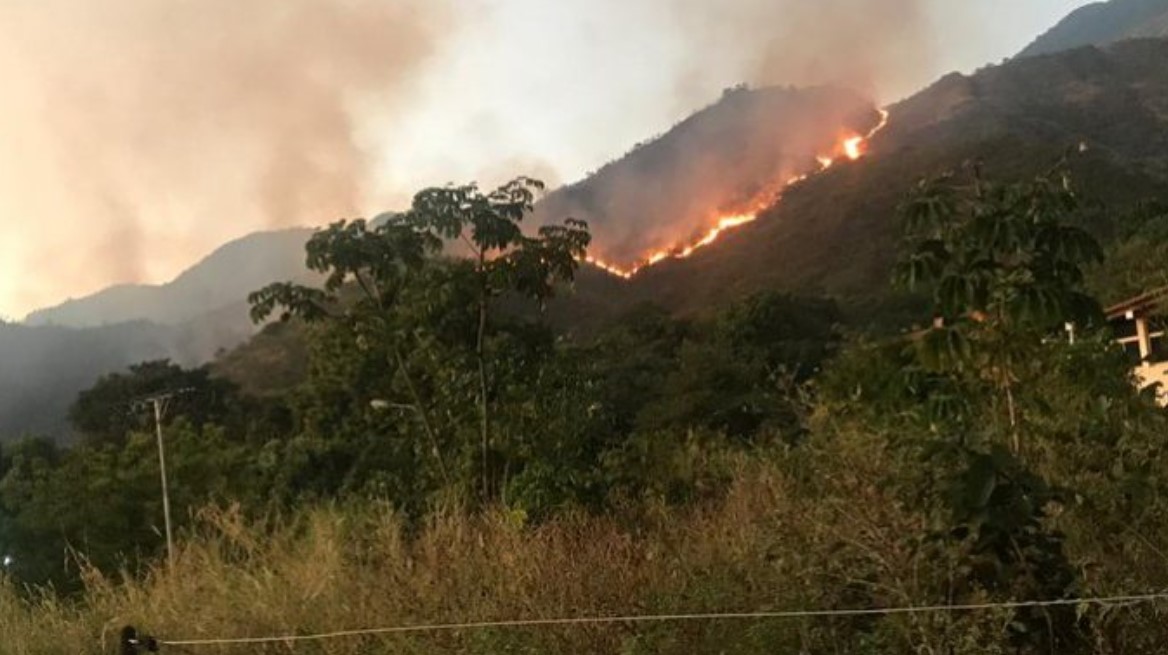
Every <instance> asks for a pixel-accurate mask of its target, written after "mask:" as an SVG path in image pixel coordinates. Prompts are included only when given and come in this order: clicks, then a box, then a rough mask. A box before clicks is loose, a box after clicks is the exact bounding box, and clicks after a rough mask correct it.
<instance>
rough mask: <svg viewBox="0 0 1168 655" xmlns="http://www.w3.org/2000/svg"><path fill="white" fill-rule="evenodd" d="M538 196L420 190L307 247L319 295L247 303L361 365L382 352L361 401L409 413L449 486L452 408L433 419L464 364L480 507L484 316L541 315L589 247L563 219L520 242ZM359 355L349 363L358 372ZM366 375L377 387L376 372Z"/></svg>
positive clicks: (471, 188)
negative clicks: (500, 309) (350, 346)
mask: <svg viewBox="0 0 1168 655" xmlns="http://www.w3.org/2000/svg"><path fill="white" fill-rule="evenodd" d="M539 189H542V184H541V183H540V182H538V181H535V180H531V179H528V178H518V179H516V180H514V181H512V182H509V183H507V184H505V185H503V186H501V187H499V188H498V189H496V190H494V191H491V192H489V193H485V194H484V193H482V192H480V191H479V190H478V188H477V187H476V186H475V185H473V184H472V185H467V186H459V187H454V186H451V187H442V188H432V189H426V190H423V191H421V192H419V193H418V194H417V195H416V196H415V198H414V201H413V204H412V206H411V208H410V210H409V211H407V212H405V213H403V214H400V215H392V216H391V215H386V216H382V217H379V218H378V220H377V221H375V224H374V225H370V224H368V223H366V222H365V221H363V220H356V221H352V222H345V221H342V222H339V223H336V224H334V225H332V226H330V227H329V228H328V229H327V230H325V231H322V232H320V233H318V234H316V235H314V236H313V238H312V239H311V240H310V241H309V243H308V246H307V252H308V259H307V264H308V267H309V268H310V269H312V270H314V271H317V272H320V273H323V274H324V275H325V276H326V277H325V283H324V286H323V288H311V287H304V286H300V285H293V284H288V283H280V284H274V285H270V286H269V287H267V288H265V289H263V290H260V291H258V292H256V293H254V294H252V296H251V298H250V301H251V303H252V307H253V308H252V315H253V318H255V319H256V320H257V321H259V320H264V319H265V318H267V317H268V316H270V315H271V314H273V313H274V312H276V311H277V310H281V311H282V313H283V316H284V317H285V318H287V317H288V316H292V315H295V316H299V317H300V318H303V319H305V320H306V321H308V322H310V323H317V324H320V323H327V324H329V325H331V326H332V327H333V328H339V329H340V330H341V332H342V333H344V334H349V335H351V336H352V337H354V338H355V343H356V344H357V345H358V349H359V350H361V351H366V352H367V355H374V354H376V353H379V352H384V353H385V354H386V356H387V360H388V361H385V362H383V363H384V364H388V366H389V368H390V371H392V374H391V376H390V378H389V379H388V381H387V384H386V387H387V388H384V389H380V390H379V392H385V395H384V396H381V395H375V396H373V397H372V398H368V399H367V400H368V401H369V402H371V403H373V404H374V405H375V406H376V407H377V408H382V409H391V410H392V409H395V408H397V407H402V406H404V407H406V408H408V410H409V411H410V412H411V413H412V414H413V415H414V416H415V417H416V419H417V422H418V424H419V425H420V426H421V427H422V429H423V431H424V433H425V435H426V438H427V440H428V441H429V444H430V450H431V454H432V456H433V459H434V461H435V463H436V465H437V467H438V469H439V471H440V473H441V477H442V480H443V482H444V484H446V485H449V484H450V483H451V482H452V481H453V478H454V473H453V472H452V471H451V463H450V462H447V461H446V460H447V458H446V457H445V456H444V454H443V452H442V449H443V443H444V442H447V441H449V437H448V436H444V435H443V434H440V432H445V431H446V430H443V428H442V424H449V423H450V422H451V421H452V420H455V422H457V421H456V419H455V418H454V417H457V416H458V415H459V413H460V412H459V409H458V408H457V407H455V406H453V405H452V404H451V403H450V402H447V403H446V404H445V407H444V409H443V411H442V412H438V413H435V412H434V411H433V410H434V409H435V405H437V404H441V403H442V402H443V401H444V400H450V401H451V402H453V404H454V405H456V404H457V399H456V398H451V396H457V394H458V392H459V390H460V389H462V388H463V386H464V385H463V381H462V377H461V372H462V371H463V370H464V369H463V367H462V361H463V358H464V354H467V353H468V352H469V355H470V359H471V360H472V361H473V362H474V368H475V373H474V377H475V384H474V386H475V387H476V392H475V403H474V404H475V406H476V407H477V414H478V420H477V422H478V429H477V432H478V440H479V463H478V470H479V477H480V485H481V486H480V493H481V496H482V498H483V499H484V500H485V499H486V498H487V497H488V495H489V493H490V490H491V479H490V469H489V467H490V458H489V449H490V446H491V436H490V434H491V433H490V425H491V413H490V410H491V404H492V389H493V388H494V387H495V380H493V379H492V372H491V370H490V365H489V352H488V342H489V338H490V336H491V332H492V330H495V329H497V328H498V325H497V322H496V321H494V320H493V319H494V317H493V316H492V306H493V304H494V303H496V302H497V301H498V300H499V299H500V298H501V297H502V296H505V295H507V294H515V295H518V296H520V297H523V298H529V299H533V300H536V301H538V302H540V303H541V304H542V303H543V302H544V301H546V300H547V299H548V298H549V297H550V296H552V295H553V294H554V292H555V289H556V287H557V285H559V284H562V283H566V282H571V281H572V279H573V278H574V274H575V271H576V269H577V267H578V260H579V259H580V258H581V257H582V256H583V254H584V251H585V249H586V247H587V245H588V243H589V239H590V237H589V234H588V231H587V226H586V225H585V224H584V223H582V222H579V221H574V220H571V219H569V220H567V221H565V223H564V225H561V226H542V227H540V228H538V229H537V230H536V232H535V234H534V235H533V236H532V235H527V234H525V233H524V232H523V230H522V229H521V226H520V223H521V221H522V219H523V218H524V217H525V216H526V214H527V213H529V212H530V211H531V209H532V203H533V201H534V198H535V193H536V191H538V190H539ZM444 245H445V246H446V247H448V248H449V249H451V250H456V249H457V248H459V247H465V248H468V249H469V254H470V259H469V260H468V259H460V258H453V259H443V258H440V257H439V256H438V255H439V253H440V252H441V250H442V248H443V246H444ZM471 317H473V318H471ZM468 319H470V320H468ZM338 345H339V344H338ZM367 355H361V354H360V353H357V354H355V355H354V356H356V357H357V359H358V360H362V361H365V360H367ZM376 359H377V358H376V357H374V360H376ZM358 363H359V362H357V361H355V362H354V364H355V365H357V364H358ZM326 366H327V364H326ZM351 370H353V371H356V370H357V369H356V368H351ZM370 374H371V375H372V376H373V378H376V376H377V371H376V370H373V371H370ZM367 382H372V378H369V379H367ZM399 383H400V384H399ZM374 384H377V383H374ZM398 387H400V388H401V389H403V390H404V391H405V394H406V397H407V400H406V402H405V403H400V402H398V400H397V398H395V396H394V389H395V388H398Z"/></svg>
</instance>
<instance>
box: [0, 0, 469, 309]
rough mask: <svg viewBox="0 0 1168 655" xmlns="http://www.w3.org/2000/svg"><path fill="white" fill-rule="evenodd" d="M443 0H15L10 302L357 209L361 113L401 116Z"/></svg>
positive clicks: (155, 269)
mask: <svg viewBox="0 0 1168 655" xmlns="http://www.w3.org/2000/svg"><path fill="white" fill-rule="evenodd" d="M445 4H446V3H444V2H434V1H433V0H392V1H386V0H166V1H160V0H100V1H93V0H4V1H3V2H0V30H2V32H3V35H4V36H3V38H2V39H0V79H2V80H4V86H5V88H4V89H3V90H0V227H2V228H3V233H2V235H0V258H2V260H3V261H4V262H5V267H4V272H5V273H8V272H11V271H37V270H40V271H45V272H46V274H44V275H37V274H31V273H30V274H27V275H23V276H17V275H9V274H5V275H3V276H0V277H2V278H5V279H4V280H3V281H0V298H3V299H4V300H5V301H6V302H7V303H9V306H16V307H25V308H27V307H31V306H33V305H39V304H44V303H45V302H48V301H51V300H58V299H59V298H58V297H57V296H56V294H57V293H59V292H60V290H61V289H63V288H65V289H70V290H71V291H72V292H73V293H81V292H86V291H90V290H93V289H94V288H97V287H100V286H104V285H105V284H108V283H109V282H111V281H139V280H142V279H148V278H152V277H153V278H157V277H159V276H160V275H159V273H160V272H163V271H164V272H167V273H173V272H175V271H176V270H178V269H180V268H181V267H182V266H185V265H188V264H189V263H190V262H191V261H192V260H193V259H194V257H195V256H197V255H200V254H202V253H205V252H207V251H209V250H210V249H211V248H213V247H215V246H217V245H219V244H220V243H222V242H224V241H225V240H227V239H228V238H230V237H233V236H238V235H239V234H240V233H241V232H245V231H249V230H254V229H261V228H267V227H272V226H277V225H289V224H303V223H312V224H319V223H321V222H323V221H325V220H331V219H333V218H336V217H340V216H342V215H345V214H348V213H351V212H355V211H357V210H358V209H359V208H361V206H362V199H363V193H364V191H365V187H366V186H367V184H366V183H367V179H368V176H369V175H370V173H371V170H372V169H373V168H374V167H373V166H371V165H370V162H369V161H367V160H368V157H367V153H366V152H365V151H364V150H363V148H362V146H361V144H362V142H363V140H362V138H361V135H360V133H359V132H360V129H361V127H362V123H361V121H360V120H358V119H357V118H355V117H359V116H362V115H366V116H372V117H373V118H375V119H377V120H378V124H379V126H380V129H386V128H385V126H386V125H387V124H390V125H391V124H392V120H389V119H392V117H393V116H394V115H395V112H396V110H397V109H398V108H400V107H402V106H404V104H405V103H406V102H408V100H409V93H410V83H411V82H412V81H413V80H414V79H415V77H416V74H417V73H418V72H419V70H420V69H421V67H422V64H423V63H424V62H426V61H427V59H428V55H430V54H431V52H432V51H433V50H434V49H435V46H436V43H437V40H438V35H439V34H441V33H444V32H446V31H447V30H449V28H450V20H448V13H449V12H447V11H446V10H445V9H443V6H444V5H445Z"/></svg>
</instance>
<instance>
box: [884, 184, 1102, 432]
mask: <svg viewBox="0 0 1168 655" xmlns="http://www.w3.org/2000/svg"><path fill="white" fill-rule="evenodd" d="M1078 204H1079V203H1078V198H1077V197H1076V195H1075V194H1074V192H1073V190H1072V187H1071V182H1070V179H1069V177H1068V176H1067V174H1066V173H1065V172H1063V171H1061V170H1059V169H1057V168H1056V169H1055V170H1053V171H1051V172H1049V173H1047V174H1046V175H1042V176H1039V177H1037V178H1035V179H1034V180H1033V181H1030V182H1024V183H1016V184H995V183H993V182H990V181H988V180H986V179H984V178H982V176H981V173H980V171H979V170H977V169H974V170H973V173H972V177H971V179H969V180H964V181H963V180H961V179H959V178H958V177H957V176H955V175H952V174H949V175H945V176H942V177H939V178H935V179H931V180H925V181H923V182H921V183H920V185H918V187H917V188H916V189H915V191H914V192H913V193H912V195H911V196H910V197H909V199H908V200H907V202H906V203H905V204H904V205H903V207H902V208H901V215H902V217H903V220H904V224H905V245H906V254H905V256H904V257H903V258H902V259H901V261H900V263H899V265H898V269H897V277H898V280H899V281H900V282H901V283H902V284H904V285H906V286H907V287H908V288H909V289H910V290H911V289H916V288H918V287H921V286H923V285H931V288H932V296H933V306H934V315H935V317H936V318H937V319H938V321H937V324H936V325H935V327H934V328H933V329H932V330H929V331H928V332H927V333H926V334H925V335H924V337H923V338H922V339H920V341H919V343H920V345H921V346H922V348H921V351H920V352H921V356H922V360H923V361H924V362H925V363H926V364H927V365H928V366H930V367H933V368H936V369H949V370H964V371H970V372H973V373H975V374H977V375H980V376H982V377H983V379H985V380H986V381H987V382H989V383H990V384H992V385H993V386H994V387H995V388H996V389H997V390H998V392H999V393H1000V394H1001V396H1002V397H1003V398H1004V399H1005V406H1006V410H1005V414H1006V418H1007V420H1008V423H1009V432H1010V436H1011V443H1010V447H1011V449H1012V450H1013V451H1014V453H1015V454H1018V453H1020V452H1021V450H1022V444H1021V442H1020V441H1019V431H1018V416H1017V408H1016V403H1015V398H1014V389H1015V387H1016V385H1017V384H1018V382H1019V375H1020V373H1021V371H1022V369H1023V365H1024V363H1025V361H1026V358H1027V357H1028V356H1029V353H1030V352H1031V351H1032V349H1033V348H1034V347H1035V346H1036V345H1037V344H1039V343H1040V342H1041V341H1042V340H1043V339H1044V338H1046V337H1048V336H1049V335H1050V334H1052V333H1053V332H1055V331H1056V330H1060V329H1061V328H1062V326H1063V325H1064V323H1068V322H1070V323H1078V324H1080V325H1085V324H1089V323H1091V322H1092V321H1094V320H1095V319H1096V318H1097V317H1098V316H1099V314H1100V311H1099V306H1098V303H1096V302H1095V300H1094V299H1093V298H1091V297H1090V296H1089V295H1088V294H1087V293H1086V292H1085V291H1084V268H1085V267H1086V266H1087V265H1089V264H1093V263H1096V262H1098V261H1101V260H1102V256H1103V255H1102V248H1101V247H1100V246H1099V244H1098V243H1097V242H1096V241H1095V239H1094V238H1093V237H1091V236H1090V234H1088V233H1087V232H1086V231H1085V230H1083V229H1082V228H1080V227H1077V226H1075V225H1074V224H1073V218H1074V215H1075V211H1076V208H1077V207H1078Z"/></svg>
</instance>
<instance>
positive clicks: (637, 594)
mask: <svg viewBox="0 0 1168 655" xmlns="http://www.w3.org/2000/svg"><path fill="white" fill-rule="evenodd" d="M835 463H836V464H837V465H836V466H832V467H830V468H829V469H828V470H829V471H831V472H829V473H823V472H822V470H823V469H822V467H821V466H816V467H815V468H811V467H810V466H811V465H812V464H816V463H814V462H810V461H803V459H802V458H794V459H790V460H787V461H785V462H784V463H783V464H762V463H758V462H755V463H741V464H739V465H738V467H737V470H736V474H735V481H734V482H732V483H731V484H730V486H729V488H728V489H727V491H726V493H725V494H724V495H721V496H720V497H719V498H718V499H716V500H711V501H709V502H707V503H704V504H700V505H698V506H696V507H690V508H688V509H672V508H667V507H662V506H652V505H650V506H649V507H647V508H646V507H645V506H642V507H639V508H638V509H637V510H636V511H635V512H629V513H628V514H627V515H625V516H622V517H619V518H613V517H609V518H600V517H595V516H585V515H578V516H567V517H561V518H559V519H556V520H554V521H552V522H548V523H544V524H540V525H526V524H525V521H524V520H523V517H522V516H520V515H517V514H515V513H509V512H507V511H503V510H498V511H493V512H488V513H485V514H480V515H476V516H472V515H468V514H465V513H460V512H446V513H441V512H440V513H438V514H436V515H435V516H434V517H433V518H432V519H430V520H429V521H428V522H427V523H426V524H425V525H423V526H420V527H414V528H410V527H409V526H407V525H406V524H405V523H404V522H403V521H402V520H400V519H399V518H398V517H397V516H395V515H394V514H393V513H392V511H390V510H388V509H387V508H386V507H384V506H379V505H377V504H375V503H368V504H363V505H350V506H345V507H335V506H330V507H318V508H316V509H313V510H308V511H305V512H303V513H301V514H299V515H297V516H296V517H295V518H293V519H291V520H276V521H267V522H264V523H255V522H249V521H247V520H245V519H244V518H242V517H241V516H240V515H239V514H238V513H236V512H233V511H231V510H226V511H222V510H214V511H212V510H208V511H206V512H204V513H203V515H202V517H201V520H200V522H199V525H200V528H199V529H198V530H197V531H196V532H195V533H194V534H191V535H188V538H187V539H185V540H184V542H183V543H182V544H181V546H180V550H179V553H178V557H177V562H176V563H175V566H174V568H173V570H167V569H166V568H165V567H163V566H159V567H157V568H155V569H154V570H152V571H150V572H148V573H147V574H146V575H145V576H139V577H137V578H130V577H128V578H126V579H124V580H111V579H106V578H103V577H101V576H98V575H96V574H93V575H91V576H90V577H89V578H88V580H87V586H86V591H85V592H84V594H83V595H82V596H81V597H80V598H77V599H74V600H70V601H66V600H59V599H56V598H54V597H52V596H49V595H44V596H40V597H36V598H34V599H33V600H29V598H28V596H27V594H22V593H18V591H19V590H17V589H14V588H12V587H11V586H6V587H0V644H2V645H3V646H2V647H0V651H2V652H3V653H5V654H7V655H30V654H33V653H37V654H40V653H45V654H49V653H53V654H55V653H61V654H66V653H68V654H70V655H74V654H77V653H112V652H116V640H117V633H118V630H119V629H120V628H121V626H123V625H125V624H133V625H136V626H139V627H140V628H141V629H143V630H144V631H148V632H149V633H150V634H153V635H156V636H158V637H159V638H160V639H191V638H196V639H197V638H211V637H242V636H263V635H284V634H298V633H300V634H303V633H315V632H329V631H337V630H347V629H360V628H370V627H383V626H394V625H408V624H419V623H444V622H465V621H492V620H506V619H519V618H557V617H573V616H590V615H623V614H653V613H672V612H747V611H761V610H794V609H831V608H856V607H873V606H897V605H908V604H920V603H944V602H946V598H945V597H944V596H941V595H938V591H937V590H938V589H945V588H946V583H945V581H946V580H949V581H950V583H949V584H950V585H951V584H952V580H953V579H954V574H955V573H956V570H955V569H954V568H953V566H954V565H953V563H951V562H947V561H945V559H944V558H938V557H936V555H935V554H929V551H928V550H927V549H921V548H919V547H917V546H916V542H915V541H914V540H913V539H907V538H906V535H916V534H920V533H922V531H923V529H924V527H925V526H923V525H922V520H921V519H920V518H919V517H915V516H913V515H911V514H910V513H909V512H907V511H906V510H905V509H904V508H903V507H902V506H901V504H900V503H898V502H897V501H896V500H895V499H894V498H892V497H891V496H889V495H886V494H885V493H884V492H882V491H881V490H880V489H879V488H878V487H877V485H873V484H871V482H870V480H872V479H873V476H874V475H875V473H876V472H877V470H876V469H878V468H879V467H881V466H882V464H881V462H880V456H879V453H878V452H876V451H864V450H861V451H858V452H855V453H854V454H853V455H851V456H844V457H843V458H842V459H841V460H839V461H837V462H835ZM818 464H821V463H818ZM801 470H816V471H817V472H816V474H815V475H814V476H806V477H805V476H803V475H802V474H801V473H800V471H801ZM1095 566H1097V567H1103V568H1106V567H1107V566H1108V563H1107V562H1104V561H1101V560H1097V561H1096V562H1095ZM964 600H966V601H968V600H970V598H969V597H968V596H965V597H964ZM1164 609H1166V608H1158V607H1154V606H1153V607H1136V608H1124V609H1115V608H1112V609H1111V610H1108V611H1106V612H1104V611H1097V610H1094V609H1089V608H1084V610H1083V620H1084V621H1095V622H1096V623H1105V622H1111V623H1112V624H1114V626H1115V627H1114V630H1118V631H1119V632H1120V633H1122V632H1124V631H1126V630H1127V629H1130V628H1132V627H1133V626H1139V627H1141V629H1146V630H1147V632H1148V634H1149V639H1153V640H1154V639H1158V638H1160V637H1162V636H1163V633H1164V632H1165V629H1164V627H1163V624H1164V621H1163V616H1164V614H1163V613H1162V610H1164ZM1009 621H1010V613H1009V612H1006V611H988V612H979V613H969V614H937V615H915V616H892V617H883V618H881V617H859V618H832V619H823V618H818V619H766V620H728V621H693V622H679V623H662V624H638V625H619V624H618V625H586V626H572V627H565V626H555V627H526V628H492V629H481V630H464V631H453V632H439V633H426V634H421V633H418V634H410V635H396V636H377V637H356V638H342V639H335V640H329V641H319V642H301V643H297V644H290V643H278V644H268V645H263V646H257V645H240V646H203V647H186V648H185V649H179V648H177V647H175V648H167V647H164V648H163V652H174V653H180V652H181V653H187V652H206V653H215V654H218V655H224V654H231V653H319V654H328V655H357V654H371V653H443V652H448V653H630V654H633V653H679V654H680V653H901V652H916V653H995V652H1002V653H1007V652H1013V651H1011V650H1009V649H1008V648H1007V647H1006V646H1005V645H1004V644H1005V640H1004V638H1003V635H1004V631H1005V629H1006V626H1007V625H1008V623H1009ZM1100 633H1101V634H1103V633H1106V630H1102V629H1101V630H1100ZM1157 634H1159V636H1157ZM1120 639H1121V640H1122V639H1123V638H1122V636H1121V637H1120ZM1138 641H1143V642H1144V643H1152V644H1154V643H1156V642H1155V641H1150V642H1148V641H1145V640H1136V641H1125V642H1124V643H1127V647H1128V648H1129V650H1127V651H1126V652H1149V653H1150V652H1156V651H1154V650H1141V649H1138V646H1139V644H1138V643H1137V642H1138ZM1117 643H1118V642H1117ZM1099 652H1113V651H1110V650H1107V647H1106V645H1101V647H1100V650H1099Z"/></svg>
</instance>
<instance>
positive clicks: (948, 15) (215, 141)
mask: <svg viewBox="0 0 1168 655" xmlns="http://www.w3.org/2000/svg"><path fill="white" fill-rule="evenodd" d="M1082 4H1085V2H1083V0H976V1H973V0H247V1H245V2H239V1H237V0H165V1H160V0H0V34H3V35H4V36H3V37H2V38H0V81H2V84H0V316H7V317H9V318H20V317H22V316H23V315H24V314H25V313H26V312H28V311H29V310H32V309H34V308H37V307H41V306H45V305H49V304H55V303H57V302H60V301H62V300H64V299H66V298H68V297H76V296H80V295H84V294H87V293H90V292H93V291H95V290H98V289H100V288H102V287H105V286H108V285H110V284H113V283H119V282H163V281H166V280H168V279H170V278H172V277H173V276H174V275H176V274H177V273H178V272H180V271H181V270H182V269H184V268H186V267H187V266H189V265H190V264H192V263H194V262H195V261H196V260H197V259H199V258H201V257H202V256H204V255H206V254H207V253H208V252H210V251H211V250H212V249H213V248H215V247H216V246H218V245H220V244H222V243H223V242H225V241H227V240H229V239H231V238H234V237H238V236H242V235H243V234H246V233H248V232H252V231H255V230H259V229H269V228H273V227H280V226H287V225H304V224H322V223H325V222H328V221H331V220H335V219H337V218H340V217H348V216H355V215H371V214H375V213H378V212H379V211H381V210H384V209H391V208H397V207H401V206H403V205H404V204H406V203H407V202H408V199H409V197H410V196H411V195H412V193H413V191H415V190H417V189H418V188H420V187H422V186H426V185H433V184H442V183H445V182H450V181H458V182H461V181H469V180H479V181H481V182H483V183H484V184H488V183H491V182H496V181H499V180H501V179H503V178H505V177H510V176H512V175H515V174H519V173H527V174H533V175H537V176H540V177H543V178H544V179H545V180H547V181H548V182H550V183H560V182H567V181H572V180H575V179H578V178H580V177H581V176H583V175H585V174H586V173H587V172H588V171H589V170H592V169H594V168H597V167H599V166H600V165H601V164H603V163H604V162H606V161H608V160H610V159H613V158H615V157H617V156H619V155H621V154H623V153H624V152H626V151H627V150H628V149H629V148H630V147H631V146H632V145H633V144H635V143H637V142H639V141H642V140H645V139H647V138H649V137H652V136H654V135H656V134H659V133H660V132H662V131H664V130H666V129H668V127H669V126H670V125H672V124H673V123H675V122H676V121H677V120H679V119H680V118H683V117H684V116H685V115H686V114H688V113H689V112H691V111H692V110H694V109H696V108H698V107H700V106H702V105H704V104H707V103H709V102H710V101H712V100H714V99H716V98H717V96H718V95H719V94H720V92H721V89H722V88H724V87H727V86H731V85H733V84H736V83H738V82H748V83H751V84H756V85H757V84H770V83H795V84H806V83H816V82H836V83H845V84H849V85H853V86H857V87H860V88H862V90H863V91H865V92H868V93H870V94H872V96H873V97H874V99H875V100H877V101H879V102H881V103H888V102H892V101H895V100H896V99H898V98H900V97H903V96H904V95H907V94H909V93H911V92H913V91H915V90H917V89H919V88H920V87H921V86H923V85H925V84H927V83H929V82H931V81H932V80H933V79H935V78H936V77H938V76H939V75H941V74H943V73H945V72H948V71H951V70H961V71H966V72H968V71H971V70H973V69H975V68H977V67H980V66H982V65H984V64H987V63H993V62H998V61H1000V60H1001V59H1002V58H1004V57H1007V56H1009V55H1011V54H1013V53H1015V52H1017V51H1018V50H1019V49H1021V48H1022V47H1023V46H1024V45H1025V44H1026V43H1028V42H1029V41H1030V40H1031V39H1033V38H1034V37H1035V36H1036V35H1037V34H1038V33H1040V32H1042V31H1043V30H1045V29H1046V28H1047V27H1049V26H1051V25H1053V24H1054V23H1055V22H1056V21H1057V20H1058V19H1059V18H1061V17H1062V16H1063V15H1065V14H1066V13H1067V12H1069V11H1070V10H1071V9H1073V8H1074V7H1076V6H1078V5H1082Z"/></svg>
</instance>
